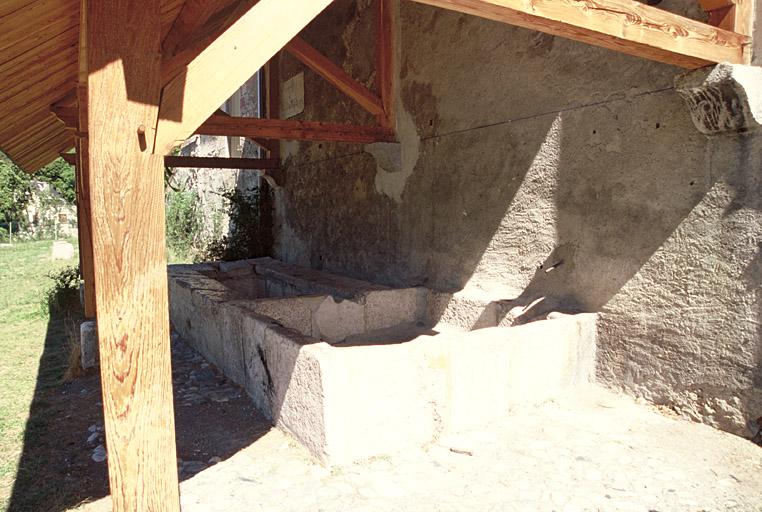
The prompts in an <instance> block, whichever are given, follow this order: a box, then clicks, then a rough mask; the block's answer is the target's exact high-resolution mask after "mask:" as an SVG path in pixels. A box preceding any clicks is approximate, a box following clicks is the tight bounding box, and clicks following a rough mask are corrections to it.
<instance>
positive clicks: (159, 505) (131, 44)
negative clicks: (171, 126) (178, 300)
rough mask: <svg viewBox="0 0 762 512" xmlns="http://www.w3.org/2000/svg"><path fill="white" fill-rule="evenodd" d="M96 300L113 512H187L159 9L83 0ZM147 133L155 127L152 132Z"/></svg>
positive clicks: (150, 4) (132, 1)
mask: <svg viewBox="0 0 762 512" xmlns="http://www.w3.org/2000/svg"><path fill="white" fill-rule="evenodd" d="M81 6H82V8H81V12H82V13H83V16H84V23H83V24H82V25H81V30H85V31H86V45H85V50H86V52H85V53H86V63H87V71H88V79H87V93H88V94H87V135H88V138H87V147H88V157H89V164H90V165H89V171H90V176H89V178H90V204H91V206H92V226H93V256H94V260H93V263H94V271H95V294H96V302H97V306H98V338H99V346H100V368H101V381H102V387H103V409H104V418H105V427H106V441H107V446H108V467H109V483H110V487H111V497H112V501H113V510H114V511H115V512H124V511H144V510H151V511H178V510H179V508H180V505H179V493H178V484H177V459H176V448H175V425H174V411H173V405H172V375H171V365H170V351H169V314H168V304H167V267H166V259H165V238H164V179H163V171H164V168H163V155H153V154H152V152H151V148H152V147H153V144H154V140H153V139H154V136H155V132H154V131H153V130H152V128H153V127H155V126H156V122H157V115H158V109H159V108H158V107H159V99H160V89H161V69H160V64H161V55H160V47H161V41H160V38H161V30H160V15H161V9H160V7H161V2H160V1H159V0H142V1H138V0H82V4H81ZM146 128H148V129H146Z"/></svg>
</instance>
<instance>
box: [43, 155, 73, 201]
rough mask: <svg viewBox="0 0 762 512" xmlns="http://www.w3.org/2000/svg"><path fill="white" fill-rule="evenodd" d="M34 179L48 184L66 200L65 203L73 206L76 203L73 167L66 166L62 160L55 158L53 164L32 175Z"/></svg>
mask: <svg viewBox="0 0 762 512" xmlns="http://www.w3.org/2000/svg"><path fill="white" fill-rule="evenodd" d="M34 179H36V180H39V181H45V182H47V183H49V184H50V185H51V186H52V187H53V188H54V189H56V190H57V191H58V193H59V194H61V196H62V197H63V198H64V199H66V202H67V203H69V204H74V203H75V202H76V201H77V194H76V191H75V188H74V187H75V185H74V166H72V165H70V164H68V163H67V162H66V161H65V160H64V159H63V158H57V159H56V160H55V161H54V162H53V163H51V164H48V165H46V166H45V167H43V168H42V169H40V170H39V171H37V172H36V173H34Z"/></svg>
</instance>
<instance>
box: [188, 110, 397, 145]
mask: <svg viewBox="0 0 762 512" xmlns="http://www.w3.org/2000/svg"><path fill="white" fill-rule="evenodd" d="M196 133H198V134H202V135H225V136H240V137H261V138H263V139H287V140H289V139H290V140H313V141H325V142H353V143H358V144H368V143H371V142H382V141H385V142H390V141H392V140H394V134H393V133H392V132H391V130H389V129H387V128H383V127H381V126H357V125H350V124H337V123H322V122H318V121H292V120H285V121H284V120H280V119H261V118H256V117H225V116H212V117H210V118H209V119H208V120H207V121H206V122H205V123H203V124H202V125H201V126H199V128H198V129H197V130H196Z"/></svg>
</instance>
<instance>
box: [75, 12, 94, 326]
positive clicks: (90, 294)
mask: <svg viewBox="0 0 762 512" xmlns="http://www.w3.org/2000/svg"><path fill="white" fill-rule="evenodd" d="M80 23H81V26H82V27H83V29H82V30H81V31H80V33H79V48H78V52H79V71H78V73H77V88H76V91H75V93H76V94H75V97H74V98H73V100H72V101H73V105H76V108H77V114H76V116H75V119H74V126H75V128H76V136H75V138H74V146H75V150H76V155H75V156H76V165H75V172H76V175H75V179H76V187H77V231H78V236H79V273H80V275H81V276H82V281H83V283H84V292H85V293H84V309H85V318H86V319H88V320H92V319H95V317H96V306H95V270H94V269H93V219H92V215H91V214H92V208H91V205H90V163H89V160H88V152H87V30H85V28H84V27H86V23H87V19H86V18H85V16H84V9H82V10H81V11H80Z"/></svg>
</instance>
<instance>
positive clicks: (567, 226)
mask: <svg viewBox="0 0 762 512" xmlns="http://www.w3.org/2000/svg"><path fill="white" fill-rule="evenodd" d="M371 4H372V3H371V2H369V1H349V0H338V1H337V2H336V3H335V4H334V5H333V6H332V7H330V8H329V9H328V10H327V11H326V12H325V13H324V14H323V15H322V16H321V17H320V18H318V20H316V21H315V22H314V23H313V24H312V25H310V27H309V28H308V29H307V30H306V32H305V34H304V37H305V39H307V40H308V41H309V42H310V43H312V44H313V45H314V46H315V47H316V48H318V49H319V50H320V51H322V52H324V53H325V54H326V55H328V56H329V57H331V58H332V59H333V60H334V61H336V62H340V63H342V65H343V66H344V68H345V69H346V70H347V71H349V72H350V73H351V74H352V75H353V76H355V77H357V78H358V79H360V80H361V81H363V82H364V83H366V84H367V85H369V86H371V87H372V86H374V72H373V68H372V55H373V44H372V39H371V34H372V30H371V28H372V23H373V15H372V8H371ZM661 6H662V7H664V8H666V9H669V10H679V9H688V11H687V13H686V14H688V15H690V16H692V17H700V16H701V15H702V13H701V11H700V10H699V7H698V2H687V3H686V2H679V1H677V0H674V1H669V0H665V1H664V2H663V3H662V4H661ZM398 10H399V12H398V21H399V24H398V26H399V34H398V41H399V47H398V52H399V63H398V66H399V69H398V73H399V83H398V87H397V92H398V97H397V107H398V109H397V116H398V118H397V130H398V135H399V139H400V142H401V144H400V148H399V150H400V152H401V154H400V160H401V165H400V166H399V167H398V168H393V166H392V167H390V166H389V165H388V164H387V163H386V162H384V161H383V159H381V158H379V159H378V160H376V158H374V156H372V155H371V154H369V153H368V152H366V151H365V148H364V147H362V146H359V145H346V144H344V145H339V144H326V143H322V144H318V143H298V142H290V143H284V144H283V149H284V154H285V155H286V157H287V159H286V163H287V165H286V167H285V169H284V170H283V171H281V172H279V173H273V176H274V178H275V181H276V182H277V183H278V185H279V188H277V189H276V191H275V197H276V199H275V207H276V215H275V256H276V257H278V258H280V259H282V260H285V261H289V262H294V263H300V264H304V265H308V266H312V267H314V268H320V269H325V270H328V271H331V272H336V273H339V274H344V275H349V276H353V277H357V278H362V279H367V280H369V281H374V282H381V283H385V284H388V285H394V286H416V285H425V286H428V287H431V288H436V289H441V290H450V291H452V290H458V289H461V288H464V287H465V288H467V289H478V290H479V292H480V293H487V294H489V295H490V296H491V297H492V299H493V300H503V299H508V300H511V299H516V301H515V303H517V304H529V303H531V302H533V301H534V300H535V299H537V298H540V297H552V300H547V301H546V303H547V304H548V306H547V308H546V309H561V310H571V311H579V310H581V311H600V312H602V314H601V321H600V323H601V332H600V336H599V339H598V346H599V354H598V369H597V374H598V378H599V380H600V381H601V382H603V383H605V384H607V385H610V386H612V387H623V388H624V389H626V390H628V391H629V392H631V393H633V394H636V395H642V396H644V397H646V398H648V399H649V400H651V401H653V402H655V403H659V404H664V405H668V406H671V407H674V408H675V409H676V410H678V411H680V412H681V413H683V414H686V415H688V416H690V417H692V418H695V419H698V420H701V421H705V422H707V423H710V424H712V425H715V426H717V427H719V428H722V429H726V430H729V431H731V432H735V433H738V434H744V433H745V429H744V422H745V420H746V419H748V418H750V417H753V418H756V417H758V416H760V415H762V375H761V374H762V341H761V340H760V338H761V333H760V322H762V318H761V316H762V315H761V314H760V309H762V292H760V283H762V262H761V260H760V252H761V249H760V247H761V244H762V212H761V210H762V189H761V187H762V185H761V184H760V179H761V177H762V172H761V171H762V134H760V133H747V134H743V135H723V136H716V137H713V138H709V137H707V136H704V135H702V134H700V133H699V132H698V131H696V129H695V128H694V126H693V124H692V123H691V120H690V117H689V114H688V110H687V109H686V107H685V106H684V103H683V101H682V100H681V98H680V97H679V96H678V94H677V93H676V92H675V90H674V89H673V80H674V77H675V76H676V74H678V73H680V72H681V70H679V69H677V68H674V67H670V66H667V65H662V64H658V63H653V62H649V61H646V60H643V59H638V58H634V57H629V56H626V55H622V54H618V53H614V52H611V51H608V50H604V49H599V48H595V47H591V46H588V45H584V44H580V43H575V42H571V41H567V40H564V39H560V38H554V37H551V36H547V35H543V34H540V33H537V32H533V31H528V30H524V29H519V28H515V27H510V26H506V25H502V24H499V23H495V22H491V21H487V20H482V19H478V18H475V17H469V16H465V15H459V14H456V13H452V12H449V11H444V10H439V9H435V8H432V7H428V6H425V5H420V4H417V3H413V2H401V3H400V4H399V5H398ZM341 27H345V28H344V29H343V30H342V29H341ZM302 69H303V68H301V67H300V66H299V65H298V63H297V62H295V61H294V60H293V59H291V58H290V57H289V56H285V57H284V59H283V61H282V64H281V73H282V76H283V78H284V79H288V78H289V77H291V76H293V75H294V74H296V73H298V72H299V71H301V70H302ZM305 89H306V101H305V103H306V105H305V112H304V114H303V115H302V116H300V117H301V118H304V119H316V120H317V119H319V120H326V121H328V120H334V121H343V122H360V123H367V122H371V121H372V120H371V119H370V117H369V116H368V115H367V114H365V113H364V112H363V111H362V110H360V109H359V108H356V107H355V105H353V104H352V102H351V100H348V99H346V98H344V97H343V96H342V95H341V94H340V93H339V92H337V91H335V90H334V89H333V88H331V87H330V86H329V85H328V84H327V83H326V82H325V81H323V80H322V79H321V78H320V77H318V76H316V75H314V74H313V73H311V72H310V71H305ZM548 270H552V271H550V272H549V271H548Z"/></svg>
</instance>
